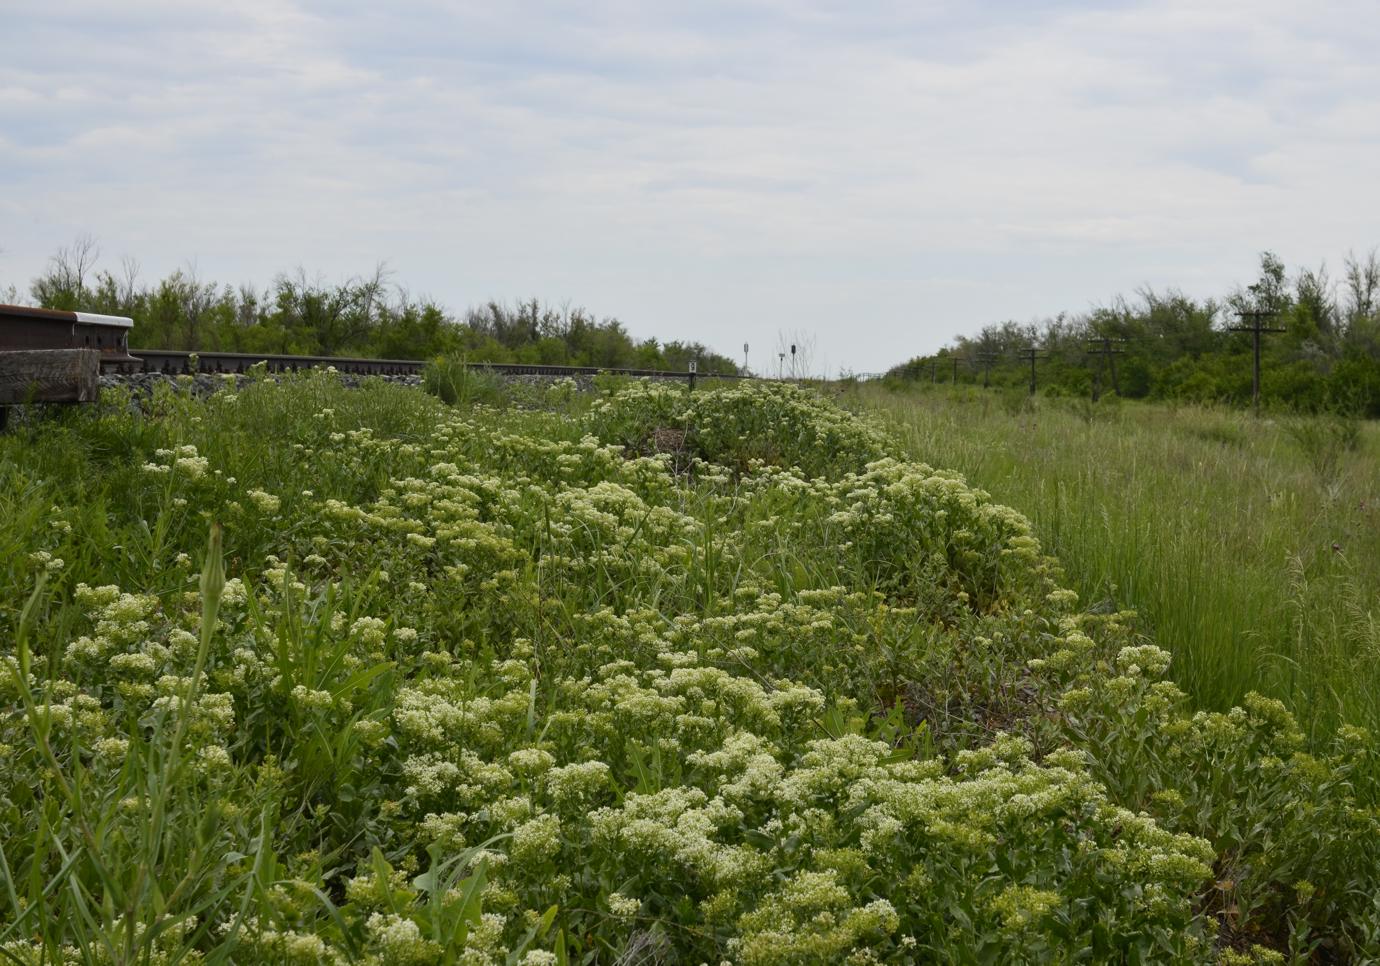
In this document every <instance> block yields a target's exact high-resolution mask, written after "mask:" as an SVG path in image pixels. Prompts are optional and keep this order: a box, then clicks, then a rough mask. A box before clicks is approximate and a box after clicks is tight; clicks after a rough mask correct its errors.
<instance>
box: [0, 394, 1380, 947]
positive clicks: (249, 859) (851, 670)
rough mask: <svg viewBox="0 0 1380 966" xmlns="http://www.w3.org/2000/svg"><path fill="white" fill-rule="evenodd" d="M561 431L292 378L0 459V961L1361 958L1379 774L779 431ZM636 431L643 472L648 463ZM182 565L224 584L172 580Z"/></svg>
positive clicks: (745, 415) (601, 409)
mask: <svg viewBox="0 0 1380 966" xmlns="http://www.w3.org/2000/svg"><path fill="white" fill-rule="evenodd" d="M555 406H556V408H554V409H553V410H552V411H549V412H542V411H523V412H515V411H511V410H501V409H495V408H491V407H488V406H485V405H482V404H481V405H471V406H467V407H465V408H462V409H450V408H447V407H445V406H442V405H440V404H439V403H436V402H434V401H432V400H429V399H428V398H427V397H425V396H423V395H422V394H420V393H417V392H415V391H409V390H406V389H403V388H399V387H390V386H385V385H374V386H366V387H364V388H361V389H357V390H351V391H345V390H342V389H340V388H339V386H338V385H336V384H333V383H332V381H331V379H330V377H328V376H324V375H313V376H308V377H304V378H302V379H300V380H294V381H290V382H285V383H278V384H271V383H261V384H249V385H244V386H234V387H228V388H227V389H226V390H224V391H222V392H220V393H217V394H216V395H214V396H212V397H210V398H209V399H206V400H195V399H191V398H186V397H183V396H180V395H179V394H177V393H176V392H173V391H168V392H163V393H160V395H159V397H158V399H157V411H158V412H159V414H160V415H159V418H157V419H144V418H142V417H140V416H138V415H137V414H132V413H130V412H129V411H128V407H123V408H122V407H120V406H118V405H116V406H113V407H112V408H111V409H109V410H108V411H107V412H105V413H103V414H81V415H77V416H72V417H67V418H64V419H59V420H57V421H55V422H53V423H51V424H45V425H41V426H36V427H31V428H29V429H26V430H25V433H26V435H24V436H23V437H22V438H20V439H16V440H14V441H0V445H2V446H4V447H5V448H4V450H3V456H4V460H3V462H0V503H3V502H5V501H8V502H7V503H6V505H4V506H3V509H5V510H11V511H13V512H12V513H11V514H9V515H7V516H6V517H5V519H7V520H11V521H13V522H12V523H11V524H9V525H7V526H6V527H5V528H4V529H3V533H0V541H3V547H4V548H9V549H12V550H13V551H14V553H13V554H12V555H10V556H7V557H5V558H4V559H6V560H10V561H12V562H11V563H10V564H8V565H0V577H3V579H4V584H3V588H4V589H3V592H0V627H3V628H4V629H5V630H7V631H8V630H10V629H12V628H19V627H20V626H21V625H22V626H23V628H25V630H24V635H25V637H24V640H25V641H27V642H29V643H27V644H26V645H25V647H26V650H24V651H23V652H22V653H23V654H24V660H23V661H19V660H10V661H9V662H8V665H9V670H10V673H9V675H8V676H7V678H6V681H5V683H4V684H3V687H4V689H5V690H4V691H3V692H0V697H2V698H3V700H4V701H5V702H6V704H7V705H8V707H9V710H10V713H9V714H8V715H7V716H6V717H5V718H4V719H3V723H2V724H0V743H3V744H0V751H2V752H3V753H2V754H0V767H3V769H4V770H5V779H6V781H5V786H6V788H7V789H8V791H7V792H6V793H5V794H4V797H3V798H0V830H3V839H2V840H0V843H2V844H3V859H4V864H3V867H0V875H3V877H4V883H3V885H4V887H5V888H4V889H3V890H0V900H2V901H4V902H5V903H7V905H6V906H5V907H4V911H3V913H0V915H2V916H3V917H4V920H5V925H0V930H3V929H7V930H8V931H7V932H6V933H5V935H4V938H3V939H2V940H0V952H3V953H4V954H5V955H6V956H7V957H8V958H9V959H10V960H11V961H15V962H24V963H29V962H34V963H37V962H40V961H45V962H51V961H73V962H110V963H115V962H118V963H135V962H155V961H165V962H177V961H195V960H198V959H205V960H208V961H218V962H222V961H223V962H229V961H234V962H303V963H323V962H325V963H328V962H376V963H419V964H422V963H438V964H439V963H476V964H477V963H506V962H512V963H519V962H521V963H529V964H542V963H567V962H572V961H579V962H613V961H617V960H619V958H620V957H625V956H628V955H633V954H638V955H647V956H651V957H653V958H654V959H655V958H659V959H660V960H661V961H666V962H679V961H691V962H698V961H715V962H717V961H721V960H728V961H732V962H741V963H802V962H819V963H833V962H841V961H848V962H859V963H863V962H882V961H893V962H914V961H917V960H920V961H923V960H929V959H944V960H952V961H958V962H966V961H979V960H981V961H1011V962H1018V961H1019V962H1027V961H1036V962H1069V961H1073V960H1075V959H1080V960H1087V959H1092V960H1094V961H1111V960H1118V961H1128V962H1176V961H1177V962H1210V961H1222V962H1233V963H1235V962H1251V961H1274V960H1276V957H1277V955H1278V954H1277V953H1274V952H1270V951H1269V950H1267V949H1266V948H1265V947H1267V946H1268V947H1272V948H1273V949H1275V950H1279V951H1281V952H1288V953H1290V954H1292V955H1295V956H1296V957H1297V958H1300V959H1307V958H1308V957H1310V956H1314V955H1317V956H1322V955H1329V956H1354V957H1357V958H1360V957H1363V956H1365V955H1369V954H1370V952H1372V951H1374V950H1375V949H1376V948H1377V947H1378V946H1380V910H1377V909H1376V908H1375V906H1374V902H1373V896H1374V895H1375V894H1376V891H1377V890H1376V888H1375V887H1376V885H1377V883H1376V882H1375V876H1376V872H1375V869H1376V868H1380V855H1377V854H1376V852H1377V850H1380V844H1377V843H1380V835H1377V834H1376V833H1377V832H1380V827H1377V821H1378V820H1377V813H1376V794H1377V791H1376V790H1377V787H1380V786H1377V768H1376V754H1377V750H1376V746H1375V742H1374V740H1373V739H1372V738H1371V737H1370V736H1369V735H1366V734H1364V733H1362V732H1360V731H1358V730H1355V729H1344V730H1343V731H1342V732H1340V733H1339V735H1338V737H1337V739H1336V742H1335V744H1333V745H1329V746H1327V747H1325V748H1321V749H1315V750H1314V751H1313V753H1312V754H1311V755H1310V754H1305V753H1304V752H1303V751H1302V745H1301V738H1300V736H1299V734H1298V729H1297V727H1296V726H1295V725H1294V723H1293V721H1292V719H1291V718H1290V716H1289V715H1288V714H1287V712H1285V711H1284V710H1283V708H1282V707H1281V706H1279V705H1278V704H1277V703H1273V702H1270V701H1267V700H1264V699H1258V698H1252V699H1250V701H1248V702H1247V703H1246V704H1245V705H1244V706H1243V707H1242V708H1240V709H1236V710H1233V711H1231V712H1229V713H1226V714H1221V715H1205V714H1198V713H1195V712H1194V711H1193V710H1192V709H1191V707H1190V706H1189V705H1188V703H1187V701H1186V699H1185V698H1184V696H1183V695H1182V693H1181V692H1179V691H1178V689H1177V688H1176V687H1175V686H1174V685H1172V684H1169V683H1167V682H1166V681H1165V680H1163V676H1164V674H1165V673H1166V671H1167V669H1168V666H1169V658H1168V655H1167V654H1166V653H1165V652H1164V651H1162V650H1160V649H1159V648H1157V647H1154V646H1153V645H1151V644H1149V643H1146V642H1144V641H1143V640H1140V639H1139V638H1138V637H1137V636H1136V634H1135V632H1134V629H1133V627H1132V624H1131V621H1130V617H1129V615H1126V614H1121V613H1111V614H1096V615H1094V614H1086V613H1082V612H1080V611H1079V610H1078V608H1077V597H1076V595H1075V594H1073V592H1072V591H1069V590H1067V589H1065V588H1064V587H1063V586H1062V575H1061V573H1060V571H1059V569H1058V567H1057V565H1056V564H1055V563H1054V561H1053V560H1051V559H1050V558H1049V557H1047V556H1046V555H1045V554H1044V553H1043V552H1042V550H1041V547H1040V543H1039V541H1038V540H1037V539H1036V538H1035V536H1034V534H1033V533H1032V532H1031V528H1030V526H1029V524H1028V523H1027V521H1026V520H1025V519H1024V518H1023V517H1021V516H1020V515H1019V514H1017V513H1015V512H1014V511H1012V510H1010V509H1009V508H1007V507H1004V506H1001V505H1000V504H997V503H994V502H993V501H992V500H991V499H990V498H989V497H988V496H987V494H985V493H983V492H982V491H980V490H977V489H974V488H973V487H970V486H969V485H967V484H966V483H965V482H964V481H963V480H962V479H961V478H960V477H958V476H957V475H956V474H953V473H948V472H943V471H937V470H934V469H932V468H931V467H929V466H926V465H924V464H920V463H914V462H907V461H904V460H899V459H897V458H896V448H895V446H894V443H893V442H892V440H891V439H889V438H888V437H887V435H886V434H884V433H883V432H881V431H880V430H878V429H877V428H876V427H875V426H874V425H872V424H871V423H869V422H868V421H865V420H860V419H858V418H856V417H854V416H851V415H849V414H848V413H846V412H844V411H843V410H841V409H838V408H837V407H835V406H833V405H831V404H829V403H827V402H825V401H823V400H821V399H819V398H818V397H816V396H814V395H812V394H810V393H808V392H806V391H803V390H800V389H796V388H794V387H790V386H779V385H747V384H745V385H739V386H733V387H730V388H727V389H714V390H697V391H696V392H695V393H693V394H688V393H686V392H685V391H684V390H680V389H676V388H671V387H666V386H658V385H646V384H630V385H627V386H623V387H613V388H611V389H610V390H609V391H608V392H606V393H604V394H603V395H601V396H600V397H599V398H596V399H595V400H593V401H592V402H591V401H588V400H586V399H583V398H581V397H572V396H570V394H568V393H566V394H564V395H563V396H562V397H561V398H560V399H559V400H557V401H556V402H555ZM667 429H671V430H674V432H675V435H676V438H677V440H678V442H677V447H678V452H677V453H676V454H674V455H673V454H671V453H658V452H655V447H654V446H651V447H649V446H647V445H646V444H647V442H648V441H649V440H652V439H654V438H655V437H656V434H657V433H658V432H659V431H663V430H667ZM638 454H641V455H638ZM212 521H215V522H216V523H219V524H220V525H221V526H222V527H223V534H224V536H223V548H220V549H219V550H217V549H216V548H215V547H214V546H213V548H212V550H211V551H208V552H207V553H205V554H204V555H202V556H203V558H204V559H205V560H206V561H207V563H206V567H207V568H211V567H212V565H211V563H210V561H211V560H212V558H214V559H221V556H222V553H223V557H224V560H225V562H226V563H225V566H226V575H225V577H224V579H223V583H221V581H220V580H219V579H217V578H216V577H215V575H214V570H213V569H207V570H205V573H207V574H211V576H210V577H208V578H206V579H204V580H198V578H197V576H196V574H195V573H194V570H195V561H196V559H197V556H198V555H201V553H200V549H199V547H198V546H197V543H198V541H199V540H202V539H204V536H205V534H206V532H207V528H208V525H209V524H210V523H211V522H212ZM213 543H214V541H213ZM40 573H42V574H45V575H46V578H45V579H46V580H47V581H48V584H49V586H48V589H47V590H46V592H45V593H44V594H43V595H42V596H41V597H34V598H31V597H30V593H31V591H32V587H33V584H34V581H35V579H36V577H37V575H38V574H40ZM216 587H220V590H219V591H218V592H217V591H216V590H215V588H216ZM29 599H33V600H35V601H37V603H35V604H34V605H33V607H32V608H31V609H30V610H29V612H28V616H27V617H26V618H24V619H23V620H21V619H20V617H19V611H20V607H21V603H20V602H22V601H25V600H29ZM26 695H27V697H26ZM168 723H171V725H172V730H171V732H169V731H168V729H167V724H168ZM35 728H42V729H47V730H46V731H45V732H44V733H45V734H47V735H48V736H49V741H48V749H49V751H48V753H45V752H44V751H43V749H42V748H41V747H40V744H41V743H40V742H37V741H35V740H34V729H35ZM169 734H170V735H171V738H172V739H173V740H172V742H171V746H170V745H169V742H168V736H169ZM168 762H172V763H175V764H176V771H177V780H176V781H175V782H171V783H169V782H166V781H164V780H162V779H161V778H160V776H162V775H164V774H166V773H165V772H160V771H159V770H158V768H159V764H160V763H168ZM64 784H65V785H66V786H67V787H68V788H70V789H73V790H74V794H73V795H64V794H63V793H62V791H61V790H62V788H63V786H64ZM154 814H157V815H158V816H159V820H158V823H157V826H158V827H157V828H154V827H152V826H151V824H150V821H149V816H150V815H154ZM84 829H90V830H92V834H94V835H96V836H99V849H98V850H92V849H91V848H90V846H89V844H87V843H85V841H84V839H83V836H84V835H85V832H84V831H83V830H84ZM150 857H152V858H153V861H148V860H149V858H150ZM110 869H114V870H117V875H116V878H112V877H111V875H110V873H109V872H108V871H105V870H110ZM125 869H130V870H136V869H138V870H140V871H139V872H138V873H136V872H134V871H131V872H129V873H128V874H126V873H124V872H123V871H120V870H125ZM126 875H127V876H129V877H134V876H136V875H142V876H143V877H144V878H143V879H138V878H133V879H131V881H132V882H133V883H134V884H135V885H137V887H138V895H139V896H140V898H139V900H138V901H136V902H130V901H127V900H128V897H129V896H130V895H132V894H134V893H133V892H132V891H131V889H132V887H130V888H126V887H125V886H124V884H123V883H124V879H121V878H119V877H120V876H126ZM122 890H123V891H122ZM34 908H39V909H41V910H42V915H32V914H30V912H29V910H31V909H34ZM1253 947H1258V948H1253Z"/></svg>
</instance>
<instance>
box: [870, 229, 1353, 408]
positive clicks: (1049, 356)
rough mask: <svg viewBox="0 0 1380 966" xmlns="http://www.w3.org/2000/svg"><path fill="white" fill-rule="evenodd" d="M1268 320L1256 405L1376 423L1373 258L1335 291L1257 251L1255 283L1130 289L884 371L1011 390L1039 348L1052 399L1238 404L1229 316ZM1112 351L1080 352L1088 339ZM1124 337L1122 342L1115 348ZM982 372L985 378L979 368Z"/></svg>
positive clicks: (1245, 359)
mask: <svg viewBox="0 0 1380 966" xmlns="http://www.w3.org/2000/svg"><path fill="white" fill-rule="evenodd" d="M1248 310H1261V311H1266V312H1269V313H1272V315H1271V317H1270V318H1269V319H1268V320H1267V321H1266V323H1265V324H1266V325H1267V326H1271V327H1281V328H1283V329H1284V330H1285V331H1284V332H1283V333H1280V334H1274V335H1267V336H1264V337H1263V341H1262V366H1261V368H1262V378H1261V400H1262V403H1263V404H1264V405H1265V406H1267V407H1269V408H1272V409H1282V410H1288V411H1311V412H1318V411H1342V412H1347V413H1362V414H1365V415H1368V416H1371V417H1380V256H1377V254H1376V253H1375V252H1372V253H1371V254H1370V255H1369V257H1367V258H1365V259H1358V258H1355V257H1348V258H1347V259H1346V261H1345V265H1344V275H1343V279H1342V282H1341V284H1340V285H1338V284H1336V283H1334V281H1333V280H1332V279H1331V278H1330V277H1329V275H1328V272H1327V269H1326V267H1322V268H1319V269H1302V270H1300V271H1299V272H1297V273H1296V274H1295V275H1294V276H1293V277H1292V278H1290V277H1288V276H1287V275H1286V272H1285V268H1284V265H1283V263H1282V262H1280V260H1279V259H1278V258H1277V257H1275V256H1274V255H1272V254H1271V253H1269V252H1266V253H1265V254H1264V255H1263V256H1262V257H1261V269H1260V278H1259V279H1258V280H1257V281H1256V282H1254V283H1252V284H1251V285H1249V286H1247V287H1246V288H1245V289H1244V290H1239V291H1236V292H1234V293H1231V294H1229V295H1227V296H1226V297H1224V298H1221V299H1212V298H1209V299H1205V300H1202V301H1198V300H1195V299H1192V298H1189V297H1188V296H1185V295H1183V294H1181V293H1179V292H1173V291H1171V292H1167V293H1156V292H1151V291H1145V292H1141V293H1140V294H1139V296H1138V298H1137V299H1136V300H1134V301H1128V300H1126V299H1117V300H1115V301H1114V302H1113V303H1112V304H1111V305H1109V306H1105V307H1102V308H1098V309H1095V310H1094V311H1092V312H1089V313H1086V314H1083V315H1077V316H1073V315H1068V314H1060V315H1058V316H1056V317H1054V318H1051V319H1047V320H1045V321H1044V322H1043V323H1041V324H1038V325H1021V324H1018V323H1016V322H1005V323H1002V324H1000V325H990V326H987V327H986V328H984V329H983V330H982V331H981V332H980V333H979V334H978V335H976V336H974V337H967V336H960V337H958V338H956V339H955V340H954V342H953V344H952V345H951V346H949V347H947V348H945V349H942V350H940V351H939V352H938V353H935V354H933V355H929V356H923V357H918V358H915V359H912V360H910V361H909V362H906V363H904V364H902V365H899V366H897V367H895V368H894V369H892V370H891V375H892V376H894V377H898V378H902V379H906V380H912V381H922V382H927V383H930V382H938V383H944V382H952V381H953V380H954V364H955V363H957V375H958V382H960V383H966V384H968V385H986V384H988V383H990V384H991V385H993V386H997V387H1007V388H1017V387H1027V386H1028V385H1029V383H1030V366H1029V364H1028V363H1025V362H1022V361H1021V356H1020V352H1021V351H1022V350H1025V349H1027V348H1029V347H1031V346H1034V347H1036V348H1037V349H1039V350H1040V351H1041V353H1042V355H1041V357H1040V360H1039V363H1038V380H1037V381H1038V384H1039V386H1040V387H1041V390H1042V391H1043V392H1046V393H1048V394H1051V395H1059V396H1090V395H1093V394H1094V393H1095V392H1097V393H1098V394H1103V393H1111V392H1113V391H1114V390H1115V391H1117V392H1118V393H1119V394H1120V395H1122V396H1124V397H1127V398H1131V399H1159V400H1176V401H1181V402H1199V403H1230V404H1233V405H1242V404H1247V403H1249V402H1250V401H1251V386H1252V358H1251V357H1252V352H1253V346H1252V336H1251V335H1249V334H1246V333H1240V332H1232V331H1230V329H1231V328H1232V327H1233V326H1237V325H1239V324H1240V320H1239V319H1238V317H1237V313H1238V312H1239V311H1248ZM1103 338H1106V339H1109V340H1112V341H1111V342H1110V343H1105V344H1103V343H1099V345H1101V346H1102V347H1103V348H1106V347H1110V348H1112V349H1115V350H1117V354H1116V355H1115V356H1114V357H1113V358H1111V359H1109V358H1108V357H1107V356H1100V355H1091V354H1089V352H1088V350H1089V348H1090V345H1089V343H1090V340H1100V339H1103ZM1118 340H1124V341H1118ZM989 369H990V371H988V370H989Z"/></svg>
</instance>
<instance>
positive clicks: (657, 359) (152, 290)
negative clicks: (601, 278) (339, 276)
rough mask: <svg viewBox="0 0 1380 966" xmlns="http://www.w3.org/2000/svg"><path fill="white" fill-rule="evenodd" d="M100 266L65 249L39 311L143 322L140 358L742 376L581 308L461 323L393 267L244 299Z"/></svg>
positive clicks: (284, 282) (682, 345)
mask: <svg viewBox="0 0 1380 966" xmlns="http://www.w3.org/2000/svg"><path fill="white" fill-rule="evenodd" d="M98 254H99V253H98V251H97V249H96V247H95V243H94V241H92V240H91V239H89V238H83V239H79V240H78V241H77V242H76V243H74V244H73V245H71V246H69V247H66V248H63V249H62V250H61V251H59V252H58V253H57V254H56V255H54V256H53V258H52V259H51V260H50V262H49V265H48V268H47V270H46V271H45V273H44V274H43V275H42V276H40V277H39V278H36V279H34V280H33V282H32V284H31V285H30V294H31V296H32V299H33V302H34V304H36V305H40V306H44V307H47V308H54V309H65V310H68V311H77V310H80V311H84V312H100V313H105V314H108V315H123V316H127V317H129V318H132V319H133V320H134V329H133V331H132V332H131V333H130V345H131V346H135V347H139V348H145V349H190V350H196V349H200V350H205V351H211V352H258V353H277V354H287V355H320V356H365V357H370V358H384V359H431V358H433V357H437V356H444V355H451V356H464V357H466V358H468V359H470V360H472V361H475V362H522V363H529V364H542V365H577V366H604V367H608V368H633V369H669V370H672V371H675V372H684V371H685V370H686V369H687V368H688V367H689V363H690V362H691V361H692V360H694V361H697V362H698V364H699V371H700V372H703V373H711V372H719V373H737V372H738V366H737V364H736V363H734V362H733V360H732V359H729V358H727V357H726V356H721V355H718V354H717V353H714V352H712V351H710V350H709V349H707V348H705V347H704V346H703V345H701V344H700V343H698V342H676V341H672V342H667V343H664V344H663V343H660V342H658V341H657V340H656V339H635V338H633V337H632V336H631V335H630V334H629V333H628V331H627V329H626V328H624V326H623V323H622V322H620V321H618V320H617V319H613V318H605V319H602V320H601V319H598V318H596V317H595V316H594V315H592V314H590V313H589V312H587V311H585V310H584V309H582V308H559V309H558V308H554V307H550V306H545V305H542V304H541V303H539V302H537V301H536V300H535V299H533V300H530V301H527V302H519V303H518V304H516V305H512V306H508V305H503V304H500V303H498V302H486V303H485V304H484V305H482V306H480V307H478V308H472V309H470V310H469V311H468V312H466V313H465V315H464V316H463V317H462V318H456V317H454V316H453V315H452V314H451V313H450V312H449V311H448V310H447V309H445V308H444V307H443V306H441V305H439V304H437V303H436V302H434V301H432V300H431V299H428V298H416V297H413V296H411V295H409V294H408V293H407V292H406V290H404V289H402V288H399V287H396V286H394V285H393V284H391V281H390V276H389V273H388V272H387V271H386V270H385V269H384V268H383V267H382V266H380V267H379V268H377V269H376V270H375V271H374V272H373V274H371V275H369V276H367V277H358V278H352V279H349V280H347V281H345V282H343V283H340V284H338V285H330V284H327V283H326V282H324V281H322V280H321V279H319V278H315V279H313V278H311V277H309V276H308V275H307V273H306V272H305V271H303V270H301V269H299V270H298V271H297V272H295V273H291V274H289V273H284V274H280V275H278V276H277V277H276V278H275V279H274V280H273V283H272V284H271V285H270V286H269V287H268V289H267V290H260V289H258V288H256V287H255V286H252V285H241V286H239V287H237V288H236V287H231V286H229V285H219V284H217V283H215V282H211V281H206V280H203V279H201V278H200V277H199V276H198V275H197V273H196V271H195V270H194V269H188V270H187V271H177V272H174V273H173V274H172V275H170V276H168V277H167V278H165V279H162V280H161V281H159V282H157V283H156V284H154V285H152V286H147V285H144V284H142V283H140V281H139V277H138V265H137V263H135V262H132V261H129V260H126V261H125V263H124V265H123V268H122V271H121V272H120V273H119V274H118V275H117V274H116V273H115V272H112V271H109V270H98V269H97V267H96V264H97V255H98ZM3 294H4V293H3V291H0V295H3ZM10 297H11V298H12V299H13V298H17V297H18V293H12V295H11V296H10ZM3 300H4V299H3V298H0V301H3Z"/></svg>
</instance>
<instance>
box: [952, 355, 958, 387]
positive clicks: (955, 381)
mask: <svg viewBox="0 0 1380 966" xmlns="http://www.w3.org/2000/svg"><path fill="white" fill-rule="evenodd" d="M951 359H952V361H953V364H954V378H953V384H954V385H955V386H957V385H958V356H952V357H951Z"/></svg>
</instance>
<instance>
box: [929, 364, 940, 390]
mask: <svg viewBox="0 0 1380 966" xmlns="http://www.w3.org/2000/svg"><path fill="white" fill-rule="evenodd" d="M938 383H939V360H938V359H937V358H936V359H931V360H930V385H932V386H933V385H938Z"/></svg>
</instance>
